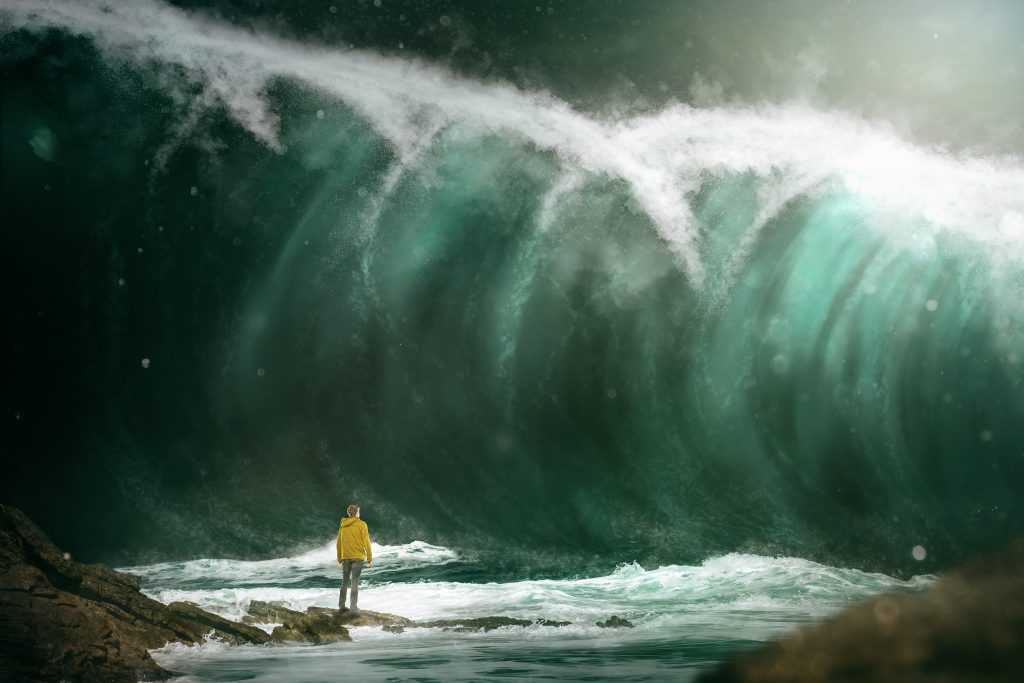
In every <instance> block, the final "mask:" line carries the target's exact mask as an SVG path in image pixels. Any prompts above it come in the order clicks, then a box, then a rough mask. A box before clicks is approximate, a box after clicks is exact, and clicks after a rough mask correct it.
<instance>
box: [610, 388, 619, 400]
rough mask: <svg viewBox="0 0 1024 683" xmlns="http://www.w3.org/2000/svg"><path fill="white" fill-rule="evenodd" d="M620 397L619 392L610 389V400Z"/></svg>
mask: <svg viewBox="0 0 1024 683" xmlns="http://www.w3.org/2000/svg"><path fill="white" fill-rule="evenodd" d="M618 395H619V392H617V391H615V390H614V389H609V390H608V398H615V397H616V396H618Z"/></svg>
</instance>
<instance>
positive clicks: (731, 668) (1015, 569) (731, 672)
mask: <svg viewBox="0 0 1024 683" xmlns="http://www.w3.org/2000/svg"><path fill="white" fill-rule="evenodd" d="M700 680H701V681H703V682H704V683H755V682H756V683H761V682H764V683H767V682H769V681H770V682H773V683H787V682H793V683H796V682H798V681H800V682H805V681H806V682H809V683H839V682H840V681H842V682H843V683H851V682H853V681H865V682H867V681H870V682H872V683H903V682H905V681H907V682H910V681H912V682H913V683H947V682H949V683H952V682H954V681H955V682H956V683H1003V682H1005V683H1011V682H1013V683H1017V682H1018V681H1024V539H1022V540H1019V541H1017V542H1015V543H1013V544H1011V545H1010V546H1009V547H1007V548H1005V549H1004V550H1003V551H1001V552H998V553H994V554H992V555H989V556H987V557H984V558H980V559H978V560H975V561H972V562H971V563H970V564H968V565H967V566H965V567H964V568H962V569H960V570H956V571H953V572H951V573H949V574H946V575H944V576H942V577H941V578H940V579H939V580H938V581H937V582H936V583H935V585H934V586H933V587H932V589H931V590H930V591H929V592H927V593H924V594H916V595H907V594H890V595H883V596H879V597H877V598H874V599H872V600H868V601H866V602H863V603H861V604H858V605H855V606H853V607H850V608H849V609H846V610H844V611H843V612H841V613H839V614H838V615H836V616H835V617H834V618H832V619H830V620H828V621H826V622H824V623H821V624H817V625H814V626H809V627H806V628H803V629H800V630H798V631H796V632H795V633H792V634H790V635H788V636H785V637H783V638H782V639H781V640H779V641H777V642H775V643H772V644H770V645H767V646H765V647H764V648H762V649H761V650H759V651H757V652H754V653H752V654H749V655H746V656H743V657H740V658H737V659H735V660H733V661H730V662H727V663H725V664H724V665H722V666H721V667H719V668H718V669H716V670H714V671H711V672H709V673H708V674H706V675H705V676H703V677H702V678H701V679H700Z"/></svg>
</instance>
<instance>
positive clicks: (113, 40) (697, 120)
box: [0, 0, 1024, 284]
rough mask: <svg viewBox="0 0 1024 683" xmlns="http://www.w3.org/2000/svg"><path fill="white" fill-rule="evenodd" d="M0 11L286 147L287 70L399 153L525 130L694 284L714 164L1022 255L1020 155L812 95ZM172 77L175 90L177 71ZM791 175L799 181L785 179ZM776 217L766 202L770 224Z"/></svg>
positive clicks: (172, 15) (170, 16)
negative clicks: (698, 223)
mask: <svg viewBox="0 0 1024 683" xmlns="http://www.w3.org/2000/svg"><path fill="white" fill-rule="evenodd" d="M0 16H2V17H3V19H4V20H5V21H6V22H7V23H9V24H10V25H11V26H13V27H16V28H24V29H28V30H43V29H46V28H60V29H63V30H66V31H68V32H71V33H74V34H80V35H85V36H89V37H90V38H92V39H93V40H94V41H95V43H96V44H97V46H98V47H99V48H100V49H101V50H103V51H104V52H106V53H107V54H108V55H109V56H111V57H113V58H115V59H126V60H128V61H131V62H136V63H141V64H143V65H150V66H157V67H161V66H167V65H171V66H176V67H181V68H183V69H184V70H185V71H186V72H187V74H188V75H189V77H190V78H191V79H192V80H193V82H198V83H201V84H203V85H204V87H206V88H207V90H208V92H209V93H212V94H213V95H214V97H215V99H216V100H217V101H220V102H222V103H223V104H224V105H225V106H226V108H227V109H228V110H229V111H230V112H231V113H232V115H233V116H234V117H235V118H236V119H237V120H238V121H239V122H240V123H241V124H242V125H244V126H245V127H246V128H247V129H248V130H250V131H251V132H252V133H253V134H254V135H256V136H258V137H259V138H260V139H262V140H264V141H265V142H266V143H267V144H268V145H269V146H271V147H272V148H274V149H277V150H279V151H284V148H283V146H282V145H281V143H280V142H279V141H278V138H277V126H278V123H279V120H278V115H277V114H276V113H275V112H274V111H273V110H272V108H271V106H270V104H269V102H268V101H267V98H266V97H265V91H266V89H267V86H268V84H269V83H270V82H271V81H272V80H273V79H274V78H289V79H297V80H299V81H302V82H305V83H307V84H309V85H311V86H313V87H315V88H317V89H320V90H322V91H324V92H326V93H329V94H330V95H332V96H334V97H337V98H338V99H339V100H341V101H343V102H344V103H345V104H346V105H348V106H349V107H351V108H352V109H353V110H355V111H356V112H358V113H359V114H360V115H362V116H364V117H365V118H366V120H367V121H368V122H369V123H370V124H371V125H372V126H373V127H374V129H375V130H376V131H377V132H378V133H379V134H380V135H382V136H383V137H385V138H386V139H387V140H388V141H389V142H390V143H391V144H392V145H393V146H394V149H395V152H396V154H397V155H398V157H399V158H400V159H405V158H410V157H412V158H414V157H415V154H416V150H417V149H423V148H424V146H425V144H426V142H425V138H429V137H430V136H432V135H434V134H436V131H437V130H439V129H442V128H444V127H446V126H453V125H458V126H460V127H463V128H465V129H467V130H469V131H471V132H473V133H476V134H490V133H494V134H506V135H507V134H512V135H517V136H520V137H521V138H523V139H524V140H525V141H527V142H529V143H530V144H532V145H534V146H536V147H538V148H540V149H544V150H551V151H554V152H555V153H557V154H558V156H559V157H560V158H561V159H562V162H563V163H564V164H566V165H568V166H570V167H574V168H577V169H580V170H583V171H586V172H589V173H593V174H599V175H608V176H611V177H616V178H621V179H623V180H624V181H625V182H626V183H628V185H629V187H630V188H631V190H632V193H633V195H634V197H635V199H636V201H637V202H638V203H639V204H640V205H641V207H642V208H643V210H644V211H645V213H646V214H647V215H648V216H649V217H650V219H651V221H652V222H653V224H654V226H655V227H656V229H657V231H658V233H659V234H660V235H661V237H662V238H663V239H664V240H665V241H666V242H667V243H668V245H669V247H670V248H671V249H672V250H673V252H674V253H675V254H676V255H677V256H678V258H679V260H680V262H681V264H682V265H683V267H684V268H685V270H686V272H687V274H688V275H689V276H690V278H691V280H692V281H693V282H694V283H695V284H699V283H700V282H701V281H702V280H703V277H704V271H705V269H704V265H703V263H702V262H701V258H700V256H699V251H698V245H697V234H696V230H695V227H694V222H693V217H692V215H691V210H690V206H689V204H688V202H687V193H688V192H690V191H692V190H694V189H696V188H697V187H698V186H699V183H700V182H701V180H702V178H703V177H704V176H705V175H706V174H709V173H710V174H725V173H745V172H753V173H755V174H757V175H758V176H760V178H761V179H762V182H764V183H768V184H775V183H778V184H779V187H780V188H782V193H781V194H782V196H780V194H779V193H778V192H774V193H773V192H769V193H768V194H769V195H771V196H772V197H773V198H774V200H773V206H781V205H784V204H785V203H786V201H788V198H790V197H789V195H791V193H792V192H799V191H801V188H805V187H807V186H808V184H811V185H813V184H814V182H816V181H824V180H826V179H829V178H837V179H839V180H840V181H841V182H842V183H843V184H844V186H845V187H846V188H848V189H849V190H852V191H854V192H856V193H859V194H860V195H862V196H864V197H865V198H866V199H868V200H870V201H873V202H878V203H880V204H881V205H883V206H884V207H887V208H888V207H891V208H893V209H897V210H901V211H911V212H914V213H916V214H917V215H919V216H921V217H923V218H925V219H926V220H927V221H929V222H931V223H932V224H933V225H934V226H936V227H937V228H939V229H946V230H952V231H955V232H957V233H958V234H962V235H964V236H967V237H969V238H971V239H973V240H975V241H977V242H980V243H983V244H986V245H989V246H991V247H994V249H993V253H998V254H1003V255H1009V254H1016V255H1017V258H1019V255H1020V254H1024V229H1020V226H1021V225H1022V223H1024V218H1022V217H1024V163H1022V160H1021V159H1019V158H1010V157H1007V158H1003V159H993V158H969V157H960V156H954V155H950V154H946V153H943V152H942V151H941V150H937V149H922V148H919V147H915V146H913V145H911V144H909V143H907V142H906V141H904V140H902V139H900V138H899V137H898V136H896V135H895V134H894V133H892V132H891V131H889V130H887V129H885V128H884V127H881V126H877V125H872V124H868V123H867V122H865V121H863V120H860V119H858V118H856V117H854V116H852V115H846V114H840V113H835V112H820V111H815V110H812V109H809V108H807V107H803V106H773V107H768V106H764V107H757V108H745V109H742V108H718V109H694V108H691V107H688V106H683V105H679V106H673V107H670V108H668V109H665V110H664V111H661V112H658V113H655V114H651V115H647V116H641V117H636V118H631V119H627V120H622V121H600V120H597V119H595V118H593V117H590V116H587V115H585V114H583V113H581V112H578V111H575V110H573V109H572V108H571V107H570V106H569V105H567V104H566V103H565V102H563V101H560V100H558V99H556V98H554V97H552V96H550V95H548V94H546V93H538V92H524V91H521V90H519V89H517V88H515V87H513V86H511V85H508V84H505V83H500V82H488V83H481V82H478V81H473V80H469V79H466V78H460V77H457V76H455V75H453V74H451V73H450V72H448V71H446V70H444V69H441V68H438V67H436V66H431V65H428V64H425V63H422V62H419V61H416V60H409V59H398V58H390V57H385V56H381V55H379V54H375V53H372V52H369V51H360V50H347V51H340V50H330V49H326V48H313V47H309V46H304V45H301V44H298V43H295V42H290V41H287V40H283V39H280V38H277V37H273V36H268V35H261V34H257V33H254V32H251V31H247V30H243V29H241V28H237V27H233V26H230V25H227V24H224V23H221V22H219V21H216V20H213V19H211V18H209V17H205V16H203V15H201V14H199V13H194V12H193V13H189V12H185V11H182V10H179V9H177V8H174V7H171V6H169V5H166V4H163V3H160V2H156V1H154V0H135V1H133V2H117V3H114V2H102V1H99V0H79V1H77V2H67V1H57V0H19V1H18V2H13V1H12V0H0ZM165 83H166V84H168V86H169V87H173V79H165ZM780 175H781V176H783V177H785V176H787V175H796V176H797V177H799V178H801V179H802V182H800V183H787V182H786V181H785V180H781V181H779V180H778V178H779V176H780ZM387 185H388V183H387V182H386V183H385V187H384V191H385V193H386V192H387V191H388V187H387ZM771 208H772V207H768V211H769V212H770V210H771ZM768 218H770V216H767V215H765V214H764V212H762V213H761V214H760V215H759V216H758V218H757V222H758V224H763V223H764V222H765V221H766V220H767V219H768ZM880 229H882V228H880ZM755 232H756V229H755Z"/></svg>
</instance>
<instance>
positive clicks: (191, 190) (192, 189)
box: [188, 185, 199, 197]
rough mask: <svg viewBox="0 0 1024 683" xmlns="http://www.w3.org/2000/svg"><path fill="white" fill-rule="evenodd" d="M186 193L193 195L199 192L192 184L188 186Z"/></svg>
mask: <svg viewBox="0 0 1024 683" xmlns="http://www.w3.org/2000/svg"><path fill="white" fill-rule="evenodd" d="M188 193H189V194H190V195H192V196H193V197H195V196H196V195H197V194H199V188H198V187H196V186H195V185H193V186H192V187H191V188H189V191H188Z"/></svg>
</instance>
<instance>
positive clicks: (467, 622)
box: [413, 617, 533, 633]
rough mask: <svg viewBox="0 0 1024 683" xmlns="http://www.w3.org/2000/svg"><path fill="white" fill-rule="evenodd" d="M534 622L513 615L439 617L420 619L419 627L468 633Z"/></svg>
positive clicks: (417, 623)
mask: <svg viewBox="0 0 1024 683" xmlns="http://www.w3.org/2000/svg"><path fill="white" fill-rule="evenodd" d="M532 623H533V622H532V621H530V620H528V619H513V618H512V617H477V618H474V619H438V620H435V621H418V622H416V623H415V624H413V626H415V627H417V628H443V629H445V630H446V631H455V632H457V633H467V632H471V631H481V630H482V631H484V632H486V631H490V630H492V629H496V628H500V627H502V626H529V625H531V624H532Z"/></svg>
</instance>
